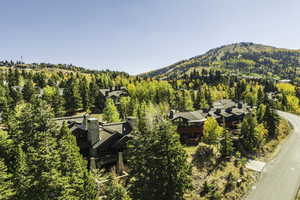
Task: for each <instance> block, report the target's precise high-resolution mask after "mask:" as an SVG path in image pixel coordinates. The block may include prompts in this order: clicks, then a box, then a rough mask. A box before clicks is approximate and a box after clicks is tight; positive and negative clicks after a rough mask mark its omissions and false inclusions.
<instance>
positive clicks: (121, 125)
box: [57, 115, 135, 173]
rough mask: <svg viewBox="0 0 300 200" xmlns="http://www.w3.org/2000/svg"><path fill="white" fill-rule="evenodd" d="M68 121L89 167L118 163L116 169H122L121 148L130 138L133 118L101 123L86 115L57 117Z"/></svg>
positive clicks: (123, 147)
mask: <svg viewBox="0 0 300 200" xmlns="http://www.w3.org/2000/svg"><path fill="white" fill-rule="evenodd" d="M57 120H59V121H65V120H67V121H68V126H69V128H70V130H71V131H72V134H73V135H74V136H75V137H76V141H77V145H78V146H79V148H80V153H81V154H82V155H83V157H84V158H86V159H87V160H88V161H89V165H90V167H91V168H102V167H104V166H108V165H115V164H116V163H119V165H118V166H117V169H118V171H119V172H120V173H122V171H123V169H122V168H123V167H122V166H123V150H124V149H125V148H126V143H127V142H128V140H130V139H131V135H130V133H131V131H132V129H133V127H134V126H135V118H128V119H127V120H126V121H124V122H118V123H101V122H99V121H98V119H96V118H90V117H88V116H87V115H85V116H83V117H82V116H81V117H74V118H58V119H57Z"/></svg>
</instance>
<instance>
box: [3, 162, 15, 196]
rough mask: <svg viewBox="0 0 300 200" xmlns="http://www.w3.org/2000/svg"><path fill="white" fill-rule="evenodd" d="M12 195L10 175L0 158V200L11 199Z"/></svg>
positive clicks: (13, 192)
mask: <svg viewBox="0 0 300 200" xmlns="http://www.w3.org/2000/svg"><path fill="white" fill-rule="evenodd" d="M14 195H15V190H14V187H13V182H12V175H11V174H9V173H8V170H7V166H6V165H5V163H4V160H3V159H0V200H10V199H11V200H13V199H15V198H14Z"/></svg>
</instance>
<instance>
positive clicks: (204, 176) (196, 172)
mask: <svg viewBox="0 0 300 200" xmlns="http://www.w3.org/2000/svg"><path fill="white" fill-rule="evenodd" d="M278 130H279V134H278V138H277V139H276V140H272V141H269V142H267V144H265V146H264V148H263V151H262V152H263V153H262V154H261V155H260V156H259V157H258V159H259V160H262V161H269V160H271V159H272V158H274V156H275V155H276V153H277V152H278V151H279V149H280V143H281V142H282V141H284V139H285V138H286V136H287V135H288V134H289V132H290V126H289V124H288V122H287V121H285V120H281V121H280V124H279V128H278ZM185 149H186V151H187V154H188V155H189V159H188V160H189V162H192V160H193V157H194V155H195V153H196V150H197V147H186V148H185ZM230 172H231V173H232V174H233V176H234V178H235V181H234V182H235V187H234V188H233V190H232V191H230V192H227V193H224V190H225V187H226V184H227V180H226V178H227V177H228V174H229V173H230ZM258 177H259V173H257V172H254V171H251V170H248V169H246V168H245V167H244V165H243V161H242V160H241V159H238V158H237V157H236V156H234V157H232V158H231V159H230V160H228V161H226V162H223V163H222V164H221V165H219V166H218V167H216V168H215V169H214V170H213V171H212V172H211V173H210V174H208V173H207V169H205V168H197V167H196V166H195V165H194V164H193V185H194V190H193V191H191V192H190V193H189V194H187V195H186V200H205V199H208V197H207V196H206V197H200V196H199V193H200V192H201V190H202V186H203V183H204V181H205V180H206V181H207V182H208V183H210V184H212V185H214V186H216V187H217V188H218V191H219V192H220V193H223V194H222V199H224V200H238V199H242V197H243V196H244V195H245V194H246V193H247V191H248V190H249V189H250V188H251V186H252V185H253V184H254V183H255V182H256V180H257V178H258ZM237 182H240V183H239V184H238V183H237ZM299 200H300V198H299Z"/></svg>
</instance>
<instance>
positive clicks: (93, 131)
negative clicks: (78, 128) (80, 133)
mask: <svg viewBox="0 0 300 200" xmlns="http://www.w3.org/2000/svg"><path fill="white" fill-rule="evenodd" d="M87 131H88V141H89V143H90V144H91V145H94V144H95V143H96V142H98V141H99V140H100V131H99V122H98V119H96V118H89V119H87Z"/></svg>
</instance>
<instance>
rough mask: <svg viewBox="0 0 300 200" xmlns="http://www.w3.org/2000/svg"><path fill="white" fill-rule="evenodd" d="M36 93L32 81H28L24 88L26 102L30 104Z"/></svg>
mask: <svg viewBox="0 0 300 200" xmlns="http://www.w3.org/2000/svg"><path fill="white" fill-rule="evenodd" d="M34 93H35V89H34V86H33V82H32V81H30V80H29V81H27V82H26V83H25V85H24V87H23V90H22V94H23V98H24V100H25V101H27V102H30V100H31V98H32V97H33V95H34Z"/></svg>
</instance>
